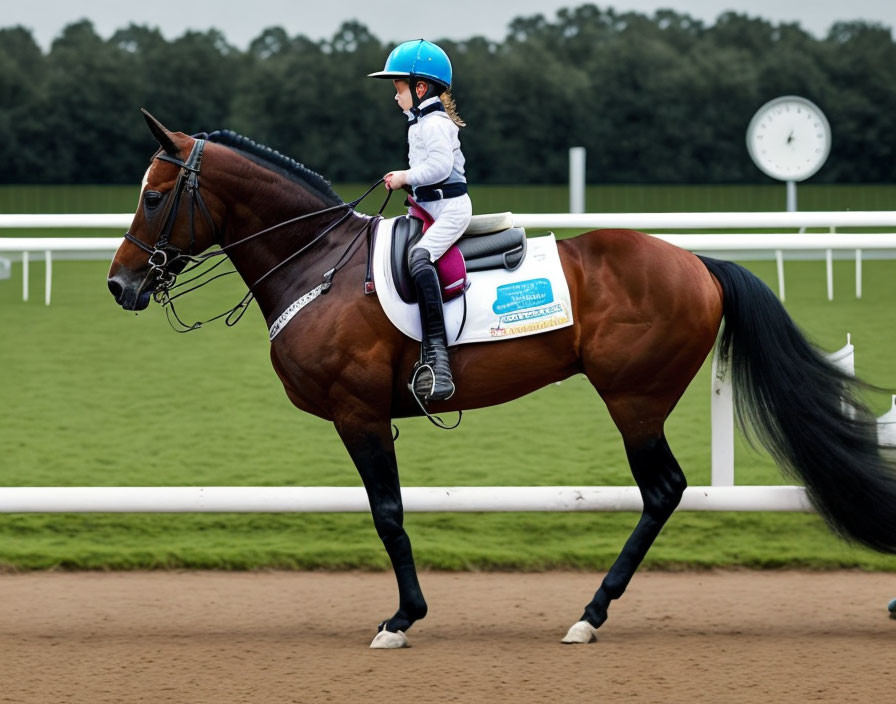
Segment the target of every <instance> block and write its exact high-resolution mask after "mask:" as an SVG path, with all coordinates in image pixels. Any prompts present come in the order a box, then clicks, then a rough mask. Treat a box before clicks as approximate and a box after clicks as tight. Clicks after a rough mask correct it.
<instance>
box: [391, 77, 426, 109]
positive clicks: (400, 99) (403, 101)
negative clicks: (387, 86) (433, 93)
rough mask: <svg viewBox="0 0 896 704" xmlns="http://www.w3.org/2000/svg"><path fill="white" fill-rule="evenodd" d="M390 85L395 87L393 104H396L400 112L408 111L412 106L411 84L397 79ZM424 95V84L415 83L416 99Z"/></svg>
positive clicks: (421, 82)
mask: <svg viewBox="0 0 896 704" xmlns="http://www.w3.org/2000/svg"><path fill="white" fill-rule="evenodd" d="M392 83H393V84H394V85H395V102H396V103H398V107H400V108H401V109H402V110H410V109H411V108H412V107H413V105H414V101H413V99H412V98H411V84H410V83H408V82H407V81H402V80H398V79H396V80H394V81H392ZM425 93H426V83H424V82H423V81H419V82H418V83H417V97H418V98H422V97H423V95H424V94H425Z"/></svg>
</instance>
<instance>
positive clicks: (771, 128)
mask: <svg viewBox="0 0 896 704" xmlns="http://www.w3.org/2000/svg"><path fill="white" fill-rule="evenodd" d="M747 151H748V152H749V153H750V157H751V158H752V159H753V163H754V164H756V166H757V167H759V169H760V171H762V172H763V173H764V174H766V175H767V176H770V177H772V178H773V179H777V180H778V181H784V182H785V184H786V185H787V210H788V212H795V211H796V207H797V206H796V184H797V181H804V180H806V179H807V178H809V177H810V176H812V175H814V174H815V173H816V172H817V171H818V170H819V169H820V168H821V167H822V165H823V164H824V163H825V161H827V158H828V154H830V152H831V126H830V124H829V123H828V120H827V118H826V117H825V116H824V113H823V112H822V111H821V109H820V108H819V107H818V106H817V105H816V104H815V103H813V102H812V101H811V100H807V99H806V98H801V97H799V96H797V95H784V96H781V97H780V98H775V99H774V100H770V101H769V102H767V103H766V104H765V105H763V106H762V107H760V108H759V109H758V110H757V111H756V114H755V115H753V119H752V120H750V124H749V126H748V127H747ZM775 257H776V259H777V260H778V284H779V287H780V297H781V300H782V301H783V300H784V258H783V254H782V252H781V251H780V250H778V251H777V252H775Z"/></svg>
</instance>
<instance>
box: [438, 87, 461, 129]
mask: <svg viewBox="0 0 896 704" xmlns="http://www.w3.org/2000/svg"><path fill="white" fill-rule="evenodd" d="M441 98H442V105H444V106H445V112H446V113H447V115H448V117H450V118H451V121H452V122H453V123H454V124H455V125H457V126H458V127H466V126H467V123H466V122H464V121H463V120H462V119H461V117H460V115H458V114H457V105H455V104H454V98H452V97H451V91H450V90H446V91H445V92H444V93H442V95H441Z"/></svg>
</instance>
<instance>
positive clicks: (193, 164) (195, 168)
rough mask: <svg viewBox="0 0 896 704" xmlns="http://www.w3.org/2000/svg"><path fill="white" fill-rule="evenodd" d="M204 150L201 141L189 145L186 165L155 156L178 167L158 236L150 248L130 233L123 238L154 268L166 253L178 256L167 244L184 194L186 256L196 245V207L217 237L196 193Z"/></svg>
mask: <svg viewBox="0 0 896 704" xmlns="http://www.w3.org/2000/svg"><path fill="white" fill-rule="evenodd" d="M204 149H205V140H204V139H197V140H195V141H194V142H193V147H192V149H190V154H189V156H188V157H187V159H186V161H181V160H180V159H178V158H177V157H174V156H171V155H170V154H165V153H161V154H157V155H156V157H155V158H156V159H159V160H160V161H167V162H169V163H171V164H174V165H175V166H179V167H180V173H179V174H178V175H177V183H175V185H174V189H173V190H172V197H171V198H170V199H169V201H168V203H167V204H166V207H165V211H164V212H163V214H162V221H161V222H162V224H161V226H160V228H159V235H158V237H157V238H156V241H155V244H154V245H153V246H150V245H148V244H147V243H145V242H143V241H142V240H140V239H138V238H136V237H134V235H132V234H131V233H130V231H128V232H125V234H124V237H125V239H126V240H128V241H129V242H133V243H134V244H136V245H137V246H138V247H139V248H140V249H142V250H143V251H144V252H146V253H148V254H149V255H150V258H151V263H153V264H155V265H156V266H157V267H162V266H164V265H165V264H166V263H167V262H168V255H169V252H171V251H173V252H174V255H175V256H179V255H180V254H181V252H182V250H181V249H180V248H179V247H176V246H173V245H172V244H171V233H172V231H173V230H174V223H175V220H176V219H177V213H178V211H179V210H180V201H181V198H182V196H183V194H184V192H186V193H187V195H188V196H189V198H190V244H189V249H188V250H187V252H188V254H191V255H192V254H193V249H194V247H195V244H196V230H195V219H194V210H195V207H196V206H197V205H198V206H199V211H200V213H202V217H203V218H205V220H206V222H208V224H209V227H211V229H212V232H213V234H215V235H216V234H217V227H216V226H215V221H214V219H213V218H212V216H211V213H210V212H209V210H208V207H207V206H206V205H205V201H204V200H203V198H202V193H201V192H200V190H199V170H200V168H201V166H202V152H203V150H204ZM159 252H161V256H159V255H158V253H159ZM154 256H155V257H156V258H157V259H160V260H161V261H152V257H154Z"/></svg>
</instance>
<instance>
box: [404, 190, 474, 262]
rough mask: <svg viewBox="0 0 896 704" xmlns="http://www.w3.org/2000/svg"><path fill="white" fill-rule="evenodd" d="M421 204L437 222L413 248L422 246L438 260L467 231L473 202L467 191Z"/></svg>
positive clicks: (434, 259) (430, 256)
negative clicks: (454, 196) (459, 194)
mask: <svg viewBox="0 0 896 704" xmlns="http://www.w3.org/2000/svg"><path fill="white" fill-rule="evenodd" d="M420 206H421V207H422V208H425V209H426V211H427V212H428V213H429V214H430V215H432V217H433V219H434V220H435V222H434V223H433V224H432V225H430V227H429V229H428V230H427V231H426V234H424V235H423V237H422V238H420V241H419V242H418V243H417V244H415V245H414V247H413V249H417V247H422V248H423V249H425V250H426V251H427V252H429V258H430V259H431V260H432V261H436V260H437V259H438V258H439V257H441V256H442V255H443V254H444V253H445V252H447V251H448V248H449V247H450V246H451V245H453V244H454V243H455V242H457V240H459V239H460V236H461V235H462V234H464V231H466V229H467V226H468V225H469V224H470V218H472V217H473V202H472V201H471V200H470V196H469V195H467V194H466V193H465V194H464V195H462V196H457V197H456V198H446V199H445V200H433V201H430V202H428V203H420Z"/></svg>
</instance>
